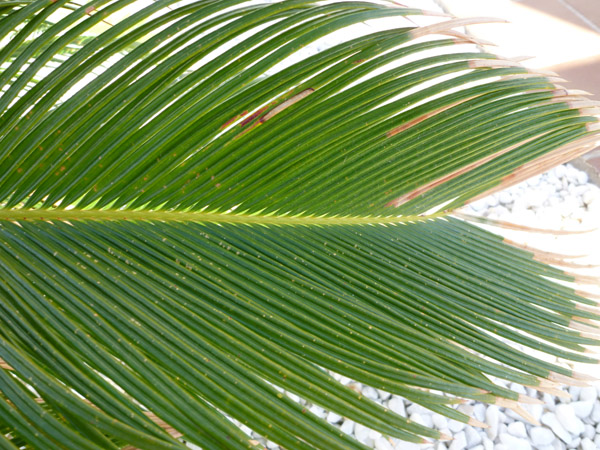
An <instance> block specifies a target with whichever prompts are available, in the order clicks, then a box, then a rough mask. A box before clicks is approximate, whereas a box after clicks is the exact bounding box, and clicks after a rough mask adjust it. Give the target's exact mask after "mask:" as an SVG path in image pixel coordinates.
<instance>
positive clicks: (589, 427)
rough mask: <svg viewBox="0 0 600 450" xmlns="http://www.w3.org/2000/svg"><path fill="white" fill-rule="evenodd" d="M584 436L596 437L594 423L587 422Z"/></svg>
mask: <svg viewBox="0 0 600 450" xmlns="http://www.w3.org/2000/svg"><path fill="white" fill-rule="evenodd" d="M582 436H583V437H584V438H589V439H594V436H596V429H595V428H594V426H593V425H587V424H586V426H585V429H584V431H583V435H582Z"/></svg>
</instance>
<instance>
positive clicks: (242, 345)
mask: <svg viewBox="0 0 600 450" xmlns="http://www.w3.org/2000/svg"><path fill="white" fill-rule="evenodd" d="M426 14H428V13H424V12H422V11H420V10H412V9H407V8H400V7H397V6H394V5H391V4H390V5H384V4H376V3H371V2H339V3H332V4H327V5H322V4H320V3H319V2H316V1H300V0H287V1H283V2H274V3H270V4H260V3H249V2H246V1H243V0H218V1H217V0H202V1H190V2H185V4H182V3H181V2H178V1H175V0H162V1H160V2H149V3H146V2H138V1H136V0H117V1H108V0H94V1H91V2H88V3H85V4H81V5H80V4H75V3H74V2H68V1H65V0H55V1H51V2H48V1H47V0H36V1H14V2H13V1H9V2H5V4H3V5H2V8H0V36H2V38H1V39H2V42H3V43H4V44H5V45H4V46H3V48H2V49H1V50H0V60H1V64H0V67H1V70H0V88H1V89H2V90H1V92H2V95H1V97H0V141H1V142H0V168H1V170H0V202H1V203H0V242H1V243H2V245H1V246H0V280H2V281H1V283H0V295H1V298H2V302H0V315H1V316H0V320H1V323H2V327H0V336H1V339H0V367H1V368H2V369H1V370H0V391H1V396H2V399H3V400H4V401H1V402H0V424H1V431H2V433H0V444H1V446H2V448H19V447H22V446H25V447H27V448H44V449H46V448H69V449H73V448H77V449H97V448H102V449H105V448H134V447H136V448H148V449H167V448H169V449H170V448H184V447H185V446H184V444H183V443H182V442H181V441H180V440H178V438H179V437H181V436H184V438H185V440H186V441H189V442H193V443H195V444H197V445H200V446H202V448H205V449H216V448H231V449H235V448H251V447H254V446H255V445H256V442H255V441H253V440H252V439H251V438H250V437H249V436H247V435H246V434H244V432H242V431H241V429H239V428H238V427H237V426H236V425H234V424H233V423H232V422H231V421H230V420H229V418H233V419H236V420H237V421H239V422H241V423H243V424H245V425H247V426H248V427H250V428H251V429H252V430H255V431H256V432H258V433H260V434H261V435H263V436H265V437H266V438H268V439H270V440H272V441H274V442H277V443H279V444H280V445H282V446H283V447H285V448H288V449H295V448H298V449H300V448H327V449H348V448H363V446H362V444H359V443H358V442H356V441H354V440H353V439H352V438H350V437H348V436H346V435H345V434H343V433H341V432H340V431H339V430H338V429H336V428H335V427H333V426H331V425H329V424H327V423H326V422H325V421H323V420H321V419H319V418H317V417H316V416H314V415H313V414H312V413H310V412H309V411H307V410H306V408H304V407H303V406H302V405H301V404H299V403H297V402H295V401H293V400H292V399H291V397H289V396H287V395H284V394H283V393H282V391H283V390H285V391H287V392H290V393H294V394H296V395H299V396H301V397H302V398H304V399H306V400H308V401H310V402H312V403H315V404H317V405H321V406H323V407H326V408H329V409H331V410H333V411H336V412H337V413H339V414H341V415H343V416H345V417H348V418H350V419H352V420H354V421H356V422H359V423H362V424H364V425H366V426H368V427H371V428H373V429H376V430H378V431H380V432H381V433H384V434H386V435H388V436H392V437H396V438H399V439H402V440H407V441H413V442H420V441H421V440H422V438H423V437H427V438H432V439H440V438H443V437H444V436H442V435H440V433H439V432H438V431H435V430H431V429H428V428H426V427H424V426H421V425H419V424H417V423H414V422H410V421H408V420H406V419H404V418H402V417H400V416H397V415H395V414H393V413H391V412H390V411H387V410H386V409H384V408H383V407H381V406H380V405H377V404H375V403H373V402H371V401H369V400H367V399H365V398H363V397H362V396H361V395H359V394H358V393H356V392H354V391H352V390H351V389H349V388H346V387H344V386H342V385H341V384H339V383H338V382H337V381H335V379H334V378H333V377H332V376H330V375H329V373H328V371H333V372H335V373H338V374H342V375H345V376H347V377H351V378H353V379H356V380H358V381H360V382H362V383H365V384H368V385H371V386H374V387H376V388H379V389H383V390H386V391H389V392H391V393H394V394H398V395H402V396H404V397H405V398H407V399H409V400H411V401H413V402H416V403H419V404H421V405H423V406H425V407H427V408H429V409H431V410H433V411H436V412H439V413H442V414H445V415H448V416H449V417H452V418H453V419H456V420H459V421H463V422H469V421H470V423H472V424H475V423H476V421H474V420H473V419H470V418H469V417H468V416H466V415H464V414H462V413H460V412H459V411H457V410H456V409H454V408H452V405H453V404H456V403H458V402H460V401H461V399H465V398H466V399H475V400H478V401H485V402H489V403H500V404H503V405H509V406H512V407H515V408H517V409H518V403H517V402H519V401H526V400H527V399H526V398H523V396H519V395H518V394H517V393H515V392H513V391H511V390H509V389H506V388H503V387H501V386H499V385H497V384H495V383H493V382H492V381H490V378H489V376H490V375H491V376H496V377H500V378H503V379H506V380H510V381H514V382H517V383H520V384H524V385H528V386H533V387H538V388H539V389H540V390H547V389H551V386H552V385H553V382H556V381H558V382H569V381H576V380H575V378H576V377H577V374H573V373H572V372H571V371H570V370H569V369H566V368H564V367H559V366H557V365H554V364H550V363H547V362H544V361H542V360H539V359H536V358H534V357H532V356H528V355H527V354H524V353H522V352H520V351H517V350H515V349H514V348H513V347H512V346H511V345H509V344H508V342H510V341H512V342H516V343H518V344H521V345H524V346H528V347H531V348H535V349H538V350H541V351H543V352H547V353H550V354H553V355H556V356H560V357H562V358H566V359H570V360H572V361H580V362H596V361H595V360H593V359H591V358H590V357H588V356H586V355H584V354H583V351H584V350H585V346H586V345H594V344H596V343H597V341H595V340H594V339H592V338H591V337H590V336H589V335H588V333H586V332H581V331H577V330H578V329H582V326H581V325H583V328H585V324H586V323H588V322H589V320H593V319H598V317H599V316H598V314H596V313H594V312H592V311H593V308H590V307H588V306H586V305H595V303H594V302H592V301H591V300H588V299H586V298H583V297H580V296H578V295H577V294H576V293H575V292H574V291H573V290H572V289H571V288H568V287H564V286H562V285H559V284H557V283H556V282H555V281H556V280H563V281H569V280H571V281H572V277H571V276H569V275H566V274H564V273H563V272H561V271H560V270H558V269H555V268H553V267H550V266H546V265H544V264H541V263H538V262H536V261H534V260H533V257H532V255H531V254H530V253H527V252H525V251H522V250H519V249H516V248H514V247H510V246H508V245H506V244H504V243H503V242H502V239H501V238H500V237H498V236H496V235H493V234H490V233H488V232H485V231H482V230H481V229H480V228H477V227H475V226H474V225H471V224H469V223H467V222H465V221H463V220H459V219H457V218H453V217H450V216H448V215H447V212H446V211H447V210H448V211H449V210H450V209H453V208H455V207H457V206H460V205H462V204H464V203H465V202H466V201H467V200H470V199H473V198H476V197H477V196H479V195H482V194H483V193H484V192H488V191H490V190H491V189H496V188H498V187H499V186H504V185H506V184H510V183H513V182H516V181H519V180H521V179H524V178H525V177H527V176H529V175H531V174H532V172H541V171H542V170H544V168H546V167H550V166H552V165H555V164H557V163H559V162H561V161H563V160H568V159H570V158H572V157H573V156H575V155H577V154H578V153H581V152H583V151H585V149H586V148H587V145H588V144H589V143H590V142H592V139H595V138H596V137H597V136H595V135H594V131H593V130H594V129H595V128H596V119H595V118H594V117H593V116H590V115H588V114H587V113H586V109H585V105H586V104H585V103H581V102H580V100H579V99H577V98H573V96H572V95H571V94H570V93H569V92H567V91H564V90H562V89H560V88H558V87H556V86H555V85H554V84H553V81H554V80H552V79H551V78H548V77H545V76H543V75H540V74H535V73H530V72H528V71H527V70H526V69H524V68H522V67H521V66H519V65H518V64H516V63H511V62H508V61H505V60H500V59H497V58H496V57H495V56H493V55H491V54H488V53H481V52H478V51H475V50H474V47H473V46H472V45H470V44H469V42H468V38H467V37H466V36H463V35H461V34H460V33H457V32H455V31H452V28H453V27H456V26H461V25H464V24H466V23H471V21H465V20H449V21H441V22H439V23H437V24H434V25H431V26H429V27H424V28H416V27H414V26H413V25H412V24H411V22H408V21H406V22H405V21H403V20H404V19H402V18H403V17H405V16H422V15H426ZM378 18H395V20H396V21H397V22H398V23H400V24H404V23H406V26H404V27H402V28H395V29H390V30H384V31H378V32H370V33H368V34H366V35H362V34H361V33H357V34H356V35H354V36H353V37H352V38H351V39H349V40H347V41H344V42H342V43H340V44H338V45H335V46H333V47H331V48H328V49H325V50H323V51H320V52H318V53H315V54H312V53H309V52H305V53H303V49H305V48H306V47H307V46H309V45H310V44H311V43H313V42H315V41H317V40H318V39H320V38H322V37H324V36H327V35H328V34H330V33H332V32H335V31H336V30H341V29H344V28H346V27H349V26H352V25H357V24H361V23H362V22H365V21H370V20H375V19H378ZM472 22H477V20H474V21H472ZM440 33H441V34H440ZM82 35H86V36H89V35H91V36H94V37H92V38H91V39H84V40H82V38H81V36H82ZM423 36H433V38H431V39H423ZM290 58H293V59H290ZM294 61H295V62H294ZM578 102H579V103H578ZM534 164H535V165H534ZM441 210H444V212H439V211H441ZM436 211H438V212H436ZM324 369H327V370H324ZM574 377H575V378H574ZM548 380H550V381H548ZM442 393H443V394H442Z"/></svg>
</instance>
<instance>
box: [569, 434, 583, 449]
mask: <svg viewBox="0 0 600 450" xmlns="http://www.w3.org/2000/svg"><path fill="white" fill-rule="evenodd" d="M579 444H581V438H580V437H576V438H575V439H573V440H572V441H571V443H570V444H569V445H567V448H577V447H579Z"/></svg>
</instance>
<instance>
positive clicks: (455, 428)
mask: <svg viewBox="0 0 600 450" xmlns="http://www.w3.org/2000/svg"><path fill="white" fill-rule="evenodd" d="M465 426H466V425H465V424H464V423H462V422H458V421H457V420H454V419H450V420H449V421H448V428H449V429H450V431H452V433H453V434H454V433H459V432H461V431H462V430H464V429H465Z"/></svg>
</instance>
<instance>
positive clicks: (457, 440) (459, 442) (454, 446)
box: [449, 431, 467, 450]
mask: <svg viewBox="0 0 600 450" xmlns="http://www.w3.org/2000/svg"><path fill="white" fill-rule="evenodd" d="M466 446H467V436H466V435H465V432H464V431H461V432H459V433H456V434H455V435H454V440H453V441H452V442H451V443H450V447H449V450H464V449H465V448H466Z"/></svg>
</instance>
